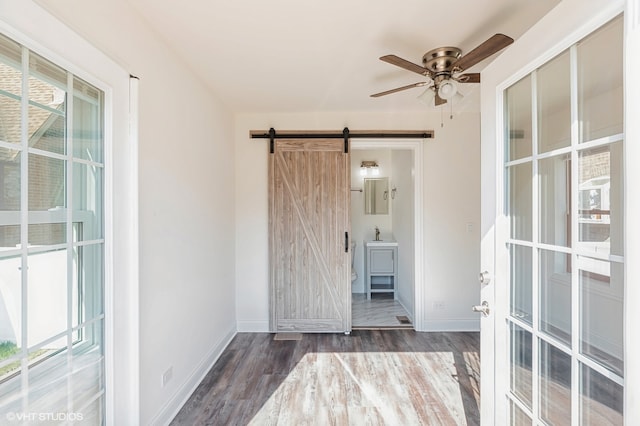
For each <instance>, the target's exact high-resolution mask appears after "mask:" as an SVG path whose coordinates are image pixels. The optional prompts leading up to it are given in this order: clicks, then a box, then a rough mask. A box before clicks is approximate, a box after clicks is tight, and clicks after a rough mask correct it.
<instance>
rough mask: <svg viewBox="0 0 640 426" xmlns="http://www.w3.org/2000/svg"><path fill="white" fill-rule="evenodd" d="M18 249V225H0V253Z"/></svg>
mask: <svg viewBox="0 0 640 426" xmlns="http://www.w3.org/2000/svg"><path fill="white" fill-rule="evenodd" d="M19 248H20V225H0V253H2V252H3V251H8V250H16V249H19Z"/></svg>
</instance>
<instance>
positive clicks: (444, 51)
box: [422, 46, 462, 75]
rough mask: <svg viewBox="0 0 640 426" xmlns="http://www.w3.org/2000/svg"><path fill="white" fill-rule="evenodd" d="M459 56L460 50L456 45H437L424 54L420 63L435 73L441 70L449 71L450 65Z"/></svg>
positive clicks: (460, 54)
mask: <svg viewBox="0 0 640 426" xmlns="http://www.w3.org/2000/svg"><path fill="white" fill-rule="evenodd" d="M461 56H462V51H461V50H460V49H458V48H457V47H451V46H449V47H438V48H437V49H433V50H430V51H428V52H427V53H425V54H424V56H423V57H422V65H423V66H424V67H425V68H427V69H428V70H430V71H431V72H432V73H433V74H435V75H437V74H439V73H442V72H450V71H451V70H450V68H451V65H452V64H453V63H454V62H456V61H457V60H458V59H460V57H461Z"/></svg>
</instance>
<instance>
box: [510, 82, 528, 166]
mask: <svg viewBox="0 0 640 426" xmlns="http://www.w3.org/2000/svg"><path fill="white" fill-rule="evenodd" d="M505 97H506V104H507V105H506V108H505V111H506V115H507V119H506V122H507V134H506V137H505V140H507V141H508V145H507V159H508V160H517V159H519V158H525V157H529V156H531V140H532V138H531V130H532V128H533V125H532V116H531V77H530V76H527V77H525V78H523V79H522V80H520V81H519V82H517V83H516V84H514V85H513V86H511V87H509V88H508V89H507V90H506V95H505Z"/></svg>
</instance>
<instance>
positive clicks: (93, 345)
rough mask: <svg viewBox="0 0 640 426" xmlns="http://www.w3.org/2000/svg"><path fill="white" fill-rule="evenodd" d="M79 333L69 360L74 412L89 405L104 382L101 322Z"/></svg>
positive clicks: (83, 328) (84, 328) (82, 329)
mask: <svg viewBox="0 0 640 426" xmlns="http://www.w3.org/2000/svg"><path fill="white" fill-rule="evenodd" d="M79 331H80V336H82V338H81V339H80V341H78V342H77V343H76V344H75V345H74V347H73V350H72V359H71V363H72V365H73V371H72V373H71V391H72V395H73V405H74V411H76V410H79V409H80V408H82V407H84V406H85V405H87V404H88V403H90V402H91V400H92V399H94V398H95V397H96V396H97V394H98V393H99V392H100V391H101V390H102V386H103V383H104V381H105V377H104V353H103V350H102V347H103V345H102V339H103V323H102V321H96V322H94V323H92V324H90V325H88V326H86V327H82V328H81V329H80V330H79ZM83 420H84V419H83Z"/></svg>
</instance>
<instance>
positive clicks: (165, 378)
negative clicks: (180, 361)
mask: <svg viewBox="0 0 640 426" xmlns="http://www.w3.org/2000/svg"><path fill="white" fill-rule="evenodd" d="M172 377H173V366H172V367H169V368H167V371H165V372H164V373H162V387H165V386H166V385H167V383H169V381H170V380H171V378H172Z"/></svg>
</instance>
